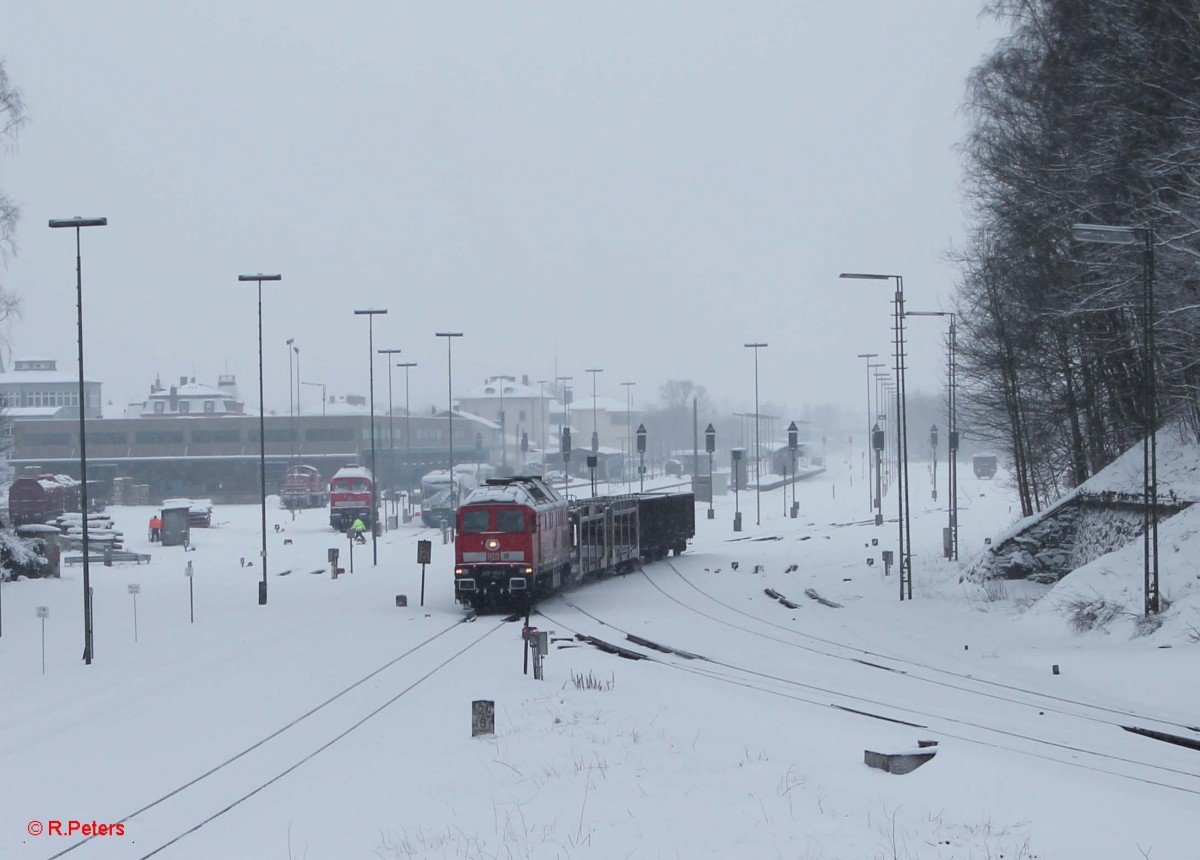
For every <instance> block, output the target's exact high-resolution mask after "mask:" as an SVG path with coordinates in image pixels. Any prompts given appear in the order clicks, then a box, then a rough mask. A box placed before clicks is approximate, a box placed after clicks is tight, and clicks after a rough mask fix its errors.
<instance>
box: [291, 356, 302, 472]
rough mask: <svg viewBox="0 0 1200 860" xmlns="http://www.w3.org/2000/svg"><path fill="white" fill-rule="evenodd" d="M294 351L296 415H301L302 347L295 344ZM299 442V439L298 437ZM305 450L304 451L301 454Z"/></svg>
mask: <svg viewBox="0 0 1200 860" xmlns="http://www.w3.org/2000/svg"><path fill="white" fill-rule="evenodd" d="M292 352H294V353H296V417H297V418H299V417H300V416H301V412H300V347H298V346H293V347H292ZM297 444H299V440H298V439H297ZM303 453H304V452H303V451H302V452H301V454H303Z"/></svg>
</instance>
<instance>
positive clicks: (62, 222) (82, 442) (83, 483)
mask: <svg viewBox="0 0 1200 860" xmlns="http://www.w3.org/2000/svg"><path fill="white" fill-rule="evenodd" d="M50 226H51V227H52V228H57V227H74V228H75V300H76V303H77V304H76V308H77V310H78V314H77V317H76V319H77V322H78V326H79V487H80V495H79V503H80V507H81V508H82V509H83V662H84V663H85V664H87V665H89V666H90V665H91V664H92V581H91V575H90V571H89V569H88V554H89V546H88V486H87V435H86V432H85V424H84V421H85V419H86V416H87V396H86V393H85V391H84V382H83V255H82V253H81V251H80V244H79V243H80V240H79V231H80V229H82V228H83V227H106V226H108V219H107V218H80V217H79V216H75V217H74V218H53V219H51V220H50Z"/></svg>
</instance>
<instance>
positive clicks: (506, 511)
mask: <svg viewBox="0 0 1200 860" xmlns="http://www.w3.org/2000/svg"><path fill="white" fill-rule="evenodd" d="M455 520H456V525H457V530H458V531H457V535H456V537H455V540H454V561H455V564H454V593H455V597H456V598H457V599H458V600H459V601H460V602H461V603H463V604H465V605H467V606H469V607H472V608H474V609H484V608H489V607H492V606H501V605H505V604H508V603H512V602H514V599H515V597H516V596H517V593H521V594H524V595H527V596H532V595H533V594H534V593H535V592H537V591H539V590H542V589H554V588H558V587H559V586H560V585H562V583H563V581H564V580H565V579H566V577H567V576H568V575H569V574H570V571H571V524H570V522H569V517H568V509H567V502H566V500H565V499H563V498H562V497H561V496H560V495H558V493H556V492H554V490H552V489H550V487H549V486H548V485H547V484H546V483H545V482H543V481H542V479H541V478H533V477H517V478H491V479H489V480H488V481H487V483H485V484H484V485H483V486H482V487H477V488H476V489H475V490H474V491H472V493H471V495H470V496H469V497H468V498H467V500H466V501H465V502H464V503H463V504H461V505H460V506H459V508H458V512H457V515H456V517H455Z"/></svg>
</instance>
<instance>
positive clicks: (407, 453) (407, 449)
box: [396, 361, 417, 517]
mask: <svg viewBox="0 0 1200 860" xmlns="http://www.w3.org/2000/svg"><path fill="white" fill-rule="evenodd" d="M416 366H417V363H416V362H415V361H398V362H396V367H403V368H404V467H405V469H406V470H408V473H409V481H408V490H407V491H406V492H405V493H404V506H405V508H406V509H407V512H408V515H409V516H410V517H411V516H412V433H410V432H409V422H408V416H409V409H408V369H409V368H410V367H416Z"/></svg>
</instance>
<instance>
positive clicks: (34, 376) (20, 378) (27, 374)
mask: <svg viewBox="0 0 1200 860" xmlns="http://www.w3.org/2000/svg"><path fill="white" fill-rule="evenodd" d="M83 381H84V382H85V383H93V384H95V383H98V382H99V380H98V379H88V378H87V377H86V376H85V377H84V378H83ZM18 382H25V383H43V382H71V383H74V384H76V385H78V384H79V374H78V373H71V372H68V371H65V370H9V371H6V372H5V373H0V385H12V384H14V383H18Z"/></svg>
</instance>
